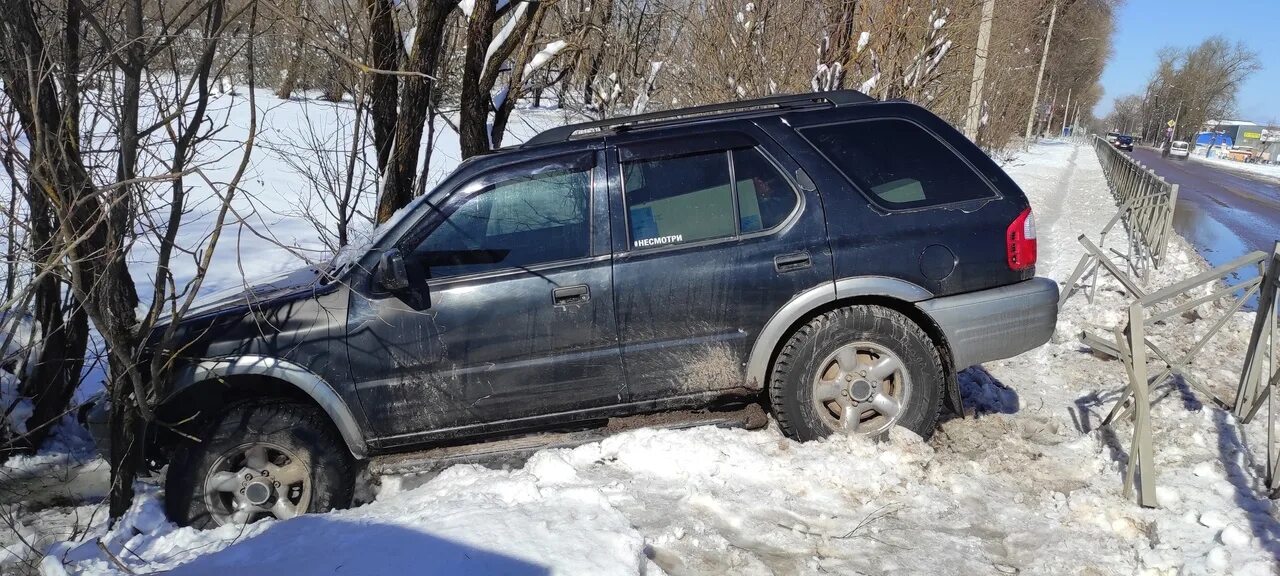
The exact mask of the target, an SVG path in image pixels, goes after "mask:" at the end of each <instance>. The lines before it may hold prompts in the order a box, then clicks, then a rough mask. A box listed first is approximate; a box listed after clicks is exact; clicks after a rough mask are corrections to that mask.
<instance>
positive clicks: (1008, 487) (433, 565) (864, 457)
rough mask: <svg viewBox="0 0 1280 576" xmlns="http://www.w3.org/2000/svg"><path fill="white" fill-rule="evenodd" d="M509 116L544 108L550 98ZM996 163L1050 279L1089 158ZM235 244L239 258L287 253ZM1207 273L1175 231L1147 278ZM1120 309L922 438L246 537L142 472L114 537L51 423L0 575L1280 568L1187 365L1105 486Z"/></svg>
mask: <svg viewBox="0 0 1280 576" xmlns="http://www.w3.org/2000/svg"><path fill="white" fill-rule="evenodd" d="M274 106H276V107H277V109H279V110H287V109H288V107H290V106H293V107H301V106H302V105H301V104H297V103H280V102H276V103H275V104H274ZM294 117H296V114H295V115H294ZM522 118H524V119H525V121H527V122H528V124H527V125H537V124H539V123H553V122H554V113H548V112H541V111H539V112H524V113H522ZM516 124H521V122H516ZM446 130H447V129H446ZM529 130H530V131H531V130H532V129H531V128H530V129H529ZM452 146H453V149H449V147H448V146H445V147H444V148H443V149H442V150H439V151H437V157H436V161H435V164H436V165H438V166H441V170H443V169H444V167H445V165H446V164H447V163H448V162H449V160H448V158H449V156H448V155H450V154H452V155H453V157H454V158H456V142H454V143H453V144H452ZM455 162H456V160H455ZM1007 169H1008V171H1009V172H1010V174H1011V175H1012V176H1013V177H1014V178H1015V179H1016V180H1017V181H1018V182H1019V184H1020V185H1021V186H1022V187H1023V189H1024V190H1026V192H1027V194H1028V195H1029V196H1030V198H1031V201H1032V204H1033V206H1034V208H1035V211H1036V215H1037V219H1038V224H1039V237H1040V251H1041V254H1040V264H1039V266H1038V268H1037V272H1038V273H1039V274H1040V275H1043V276H1049V277H1051V278H1055V279H1057V280H1059V281H1062V280H1064V279H1065V278H1066V276H1067V275H1068V274H1070V272H1071V270H1072V268H1073V267H1074V266H1075V264H1076V262H1077V260H1078V258H1079V257H1080V255H1081V253H1082V248H1081V247H1080V246H1079V244H1078V243H1077V242H1076V236H1078V235H1080V234H1081V233H1086V234H1089V235H1090V236H1092V237H1094V238H1096V235H1097V232H1098V231H1099V230H1100V229H1101V228H1102V226H1103V225H1104V224H1105V223H1106V221H1107V220H1108V219H1109V218H1110V217H1111V216H1112V215H1113V214H1114V212H1115V208H1114V205H1113V202H1112V200H1111V197H1110V195H1109V193H1108V192H1107V189H1106V185H1105V182H1104V181H1103V177H1102V174H1101V170H1100V168H1099V165H1098V162H1097V160H1096V158H1095V156H1094V153H1093V151H1092V150H1091V149H1090V148H1089V147H1088V146H1079V147H1077V146H1074V145H1071V144H1066V143H1055V142H1049V143H1044V144H1040V145H1036V146H1034V147H1032V149H1031V150H1030V151H1028V152H1026V153H1023V154H1021V155H1019V156H1018V157H1017V159H1016V160H1014V161H1013V162H1012V164H1011V165H1010V166H1007ZM270 178H271V179H267V176H265V175H264V180H263V181H264V182H268V181H272V180H274V181H275V182H276V184H275V187H274V188H273V189H272V190H275V191H274V192H271V191H268V190H266V189H264V190H263V197H266V196H271V195H282V196H286V197H287V196H288V194H287V193H285V194H281V188H282V187H283V186H285V183H286V182H287V181H288V177H287V175H286V174H283V173H276V174H272V175H270ZM271 218H274V219H276V220H273V221H274V222H276V223H277V224H274V225H272V226H271V228H272V229H277V230H291V231H290V232H289V234H290V235H291V236H293V237H297V238H302V237H304V236H305V233H304V231H305V227H303V225H302V224H297V223H294V224H293V225H296V226H299V227H298V228H296V229H294V228H289V227H288V226H286V224H287V223H288V222H290V221H289V220H288V218H289V217H288V216H285V215H278V214H277V215H273V216H271ZM260 248H262V249H263V250H267V249H268V248H269V247H268V246H266V245H263V246H260ZM246 254H251V252H241V253H240V254H239V256H241V257H243V256H244V255H246ZM252 254H254V258H255V261H254V266H253V268H254V269H259V268H277V262H285V261H287V258H285V257H284V256H281V255H279V254H275V253H271V254H258V253H252ZM259 257H261V258H263V260H264V262H265V263H264V264H263V265H262V266H258V265H257V264H256V259H257V258H259ZM280 265H281V266H282V265H283V264H280ZM1203 267H1204V264H1203V263H1202V261H1201V260H1200V259H1199V258H1198V257H1197V256H1196V255H1195V254H1194V252H1193V251H1192V250H1191V249H1190V248H1189V247H1188V246H1187V245H1186V244H1185V243H1184V242H1182V241H1181V240H1180V239H1177V238H1175V243H1174V244H1173V245H1172V246H1171V247H1170V256H1169V262H1168V264H1167V265H1166V266H1165V269H1164V270H1161V271H1159V272H1157V273H1155V274H1154V275H1153V278H1152V279H1151V285H1152V286H1158V285H1162V284H1167V283H1169V282H1171V281H1173V280H1175V279H1179V278H1183V277H1186V276H1188V275H1191V274H1192V273H1194V272H1196V271H1199V270H1201V269H1202V268H1203ZM228 281H230V280H228ZM1126 304H1127V302H1126V300H1125V298H1124V296H1123V295H1122V294H1121V293H1119V290H1118V284H1115V283H1113V282H1111V281H1110V280H1108V279H1105V278H1104V282H1103V284H1102V286H1101V287H1100V288H1099V291H1098V298H1097V301H1096V302H1095V303H1094V304H1092V305H1091V304H1089V303H1088V302H1087V301H1086V300H1085V298H1084V297H1083V296H1077V297H1075V298H1073V299H1072V300H1070V301H1069V302H1068V303H1067V305H1066V307H1065V308H1064V310H1063V312H1062V316H1061V319H1060V323H1059V327H1058V331H1057V334H1056V335H1055V337H1054V340H1053V341H1052V342H1051V343H1049V344H1047V345H1045V346H1044V347H1042V348H1040V349H1038V350H1035V351H1032V352H1029V353H1027V354H1023V355H1022V356H1019V357H1017V358H1013V359H1010V360H1007V361H1002V362H994V363H990V364H987V365H985V366H982V367H975V368H971V369H969V370H967V371H966V372H965V373H963V374H962V388H963V392H964V394H965V401H966V405H967V406H968V407H969V408H970V409H972V410H974V411H975V416H973V417H969V418H965V419H951V420H948V421H946V422H944V423H943V424H942V425H941V429H940V430H939V432H938V433H937V434H936V435H935V436H934V438H933V439H932V440H930V441H928V442H925V441H922V440H921V439H920V438H918V437H915V436H913V435H911V434H910V433H907V432H899V433H895V434H894V435H892V437H891V438H890V440H889V441H887V442H883V443H876V442H873V441H869V440H866V439H861V438H848V437H836V438H830V439H827V440H824V441H820V442H811V443H806V444H800V443H796V442H794V441H791V440H788V439H786V438H784V437H783V436H782V435H781V434H780V433H779V432H778V430H777V428H776V426H773V425H771V426H770V427H769V428H767V429H765V430H760V431H744V430H721V429H714V428H707V429H693V430H682V431H652V430H638V431H633V432H627V433H623V434H621V435H618V436H615V437H612V438H609V439H607V440H605V441H602V442H599V443H594V444H588V445H585V446H581V447H578V448H575V449H567V450H547V451H543V452H540V453H538V454H536V455H535V456H534V457H533V458H532V459H531V460H530V461H529V462H528V463H527V464H526V465H525V466H523V467H522V468H519V469H513V470H490V469H485V468H480V467H475V466H456V467H453V468H450V469H448V470H446V471H444V472H443V473H441V474H440V475H439V476H436V477H434V478H431V479H422V478H416V477H395V478H387V479H385V480H384V481H383V483H382V485H381V487H380V488H379V490H378V492H377V497H376V498H375V499H374V501H373V502H371V503H369V504H366V505H364V506H361V507H359V508H355V509H352V510H346V511H339V512H334V513H330V514H324V515H313V516H306V517H302V518H297V519H294V520H289V521H285V522H270V521H267V522H259V523H257V524H254V525H252V526H249V527H247V528H238V527H223V528H219V529H217V530H212V531H207V532H198V531H194V530H191V529H185V528H176V527H175V526H173V525H172V524H170V523H168V522H167V521H166V520H165V518H164V516H163V514H162V512H161V506H160V498H159V496H160V494H159V490H158V489H157V488H155V487H153V486H144V487H143V488H142V490H141V492H140V495H139V497H138V499H137V501H136V502H135V505H134V507H133V509H132V510H131V511H130V512H129V514H128V515H127V516H126V517H125V518H124V519H123V520H122V521H121V522H120V523H119V524H118V525H117V526H116V528H115V529H114V530H112V531H110V532H106V531H105V524H104V516H105V505H100V504H99V501H100V498H101V496H102V494H104V493H105V491H106V488H107V487H106V466H105V464H104V463H103V462H102V461H101V460H100V459H97V458H94V457H92V456H89V445H88V444H87V439H85V438H84V437H83V435H82V433H81V432H80V431H78V430H77V429H76V427H74V426H73V425H64V426H63V427H62V428H60V430H59V434H58V439H59V442H58V443H57V444H56V445H54V446H51V447H50V448H47V449H46V450H44V451H43V452H42V453H41V454H39V455H37V456H33V457H24V458H14V459H12V460H11V461H10V462H9V463H8V464H6V465H5V467H4V468H2V469H0V497H2V498H3V499H0V502H2V503H3V505H2V508H3V510H0V511H2V512H3V518H2V519H3V520H5V521H6V522H7V523H8V524H9V525H10V527H11V528H12V529H11V530H6V529H4V527H0V545H2V546H4V548H3V550H0V572H2V573H6V574H8V573H11V572H12V573H22V572H23V571H34V570H35V569H36V565H37V564H38V569H39V570H40V572H42V573H44V574H49V575H53V574H63V573H70V574H128V573H135V574H144V573H156V572H160V571H165V570H172V572H171V573H172V574H176V575H187V574H190V575H195V574H229V573H230V574H236V575H237V576H252V575H258V574H262V575H268V574H270V575H277V574H334V573H337V574H347V573H350V574H366V575H368V574H388V575H390V574H574V575H578V574H581V575H614V574H616V575H638V574H647V575H652V574H673V575H678V574H749V575H750V574H1047V575H1048V574H1052V575H1057V574H1090V575H1093V574H1256V575H1267V574H1276V573H1277V572H1276V560H1277V558H1280V513H1278V512H1277V509H1276V506H1275V505H1274V504H1273V503H1272V502H1271V501H1269V500H1267V499H1265V498H1264V497H1263V496H1261V494H1262V488H1261V480H1260V475H1261V471H1260V468H1261V465H1262V464H1263V463H1264V462H1265V455H1264V453H1263V452H1262V445H1261V441H1262V440H1261V439H1262V438H1264V436H1265V433H1266V430H1265V425H1264V424H1263V423H1264V422H1265V420H1266V419H1265V414H1263V417H1261V418H1259V420H1258V421H1257V422H1255V423H1254V424H1251V425H1250V426H1248V427H1241V426H1238V425H1237V424H1236V423H1235V421H1234V420H1233V418H1232V417H1231V416H1230V415H1228V414H1226V413H1224V412H1222V411H1219V410H1217V409H1216V408H1212V407H1210V406H1205V405H1202V403H1201V401H1199V400H1198V399H1197V398H1195V397H1194V396H1193V395H1192V394H1191V393H1190V392H1188V391H1187V390H1186V389H1185V388H1183V387H1181V386H1178V385H1177V384H1178V382H1180V381H1177V382H1175V383H1174V384H1168V383H1166V384H1163V385H1161V386H1160V387H1158V388H1157V389H1156V390H1155V391H1154V392H1153V397H1154V398H1157V399H1158V403H1157V405H1156V407H1155V408H1154V409H1153V416H1152V418H1153V423H1154V436H1155V439H1156V440H1155V442H1156V450H1155V461H1156V467H1157V471H1158V478H1157V484H1158V486H1159V490H1158V494H1159V499H1160V504H1161V506H1160V507H1159V508H1155V509H1144V508H1140V507H1139V506H1137V505H1136V504H1135V503H1134V502H1133V501H1131V500H1128V499H1125V498H1124V497H1123V496H1122V495H1121V479H1122V477H1123V472H1124V466H1125V462H1126V461H1127V450H1128V446H1129V439H1130V427H1129V426H1128V425H1127V424H1121V425H1118V426H1116V427H1115V428H1114V429H1099V427H1098V422H1099V421H1100V420H1101V419H1102V417H1103V416H1104V415H1105V414H1106V411H1107V410H1109V409H1110V407H1111V402H1112V401H1113V400H1114V399H1115V397H1116V396H1117V394H1118V392H1119V391H1120V390H1121V389H1122V387H1123V385H1124V378H1123V373H1124V370H1123V367H1122V366H1121V365H1120V363H1118V362H1116V361H1108V360H1104V359H1101V358H1099V357H1096V356H1094V355H1093V354H1090V353H1089V352H1088V351H1087V350H1086V349H1084V347H1083V346H1082V345H1081V344H1079V342H1078V340H1077V339H1076V336H1077V335H1078V334H1079V332H1080V331H1081V330H1083V329H1086V328H1091V329H1095V330H1097V331H1100V332H1101V331H1103V330H1106V329H1109V328H1110V327H1111V326H1114V325H1116V324H1117V323H1120V322H1121V321H1122V314H1121V309H1122V307H1123V306H1124V305H1126ZM1208 312H1209V311H1207V310H1206V314H1205V315H1206V316H1212V314H1209V313H1208ZM1193 318H1197V317H1196V316H1191V317H1184V318H1178V319H1174V320H1171V321H1170V322H1169V324H1167V325H1165V326H1163V327H1161V328H1159V329H1157V331H1156V334H1155V337H1156V338H1159V339H1161V340H1162V341H1164V342H1167V343H1169V345H1170V347H1173V348H1176V349H1178V350H1181V349H1185V348H1186V347H1187V345H1188V343H1189V342H1190V341H1191V340H1192V339H1193V338H1194V337H1195V336H1196V335H1198V334H1199V333H1201V332H1203V331H1204V330H1206V329H1207V328H1208V324H1209V323H1210V321H1209V320H1204V319H1193ZM1251 321H1252V314H1249V313H1242V314H1239V315H1238V317H1237V318H1234V319H1233V320H1232V324H1231V325H1230V326H1228V329H1227V330H1225V331H1224V332H1223V333H1222V334H1221V335H1220V336H1219V337H1218V339H1217V340H1215V341H1214V342H1213V343H1211V344H1210V345H1209V346H1208V347H1207V348H1206V350H1205V352H1204V353H1203V354H1202V357H1201V358H1199V359H1197V362H1196V364H1195V368H1196V370H1197V371H1198V372H1200V374H1201V375H1202V376H1203V377H1202V380H1204V381H1210V382H1215V383H1218V384H1219V385H1221V386H1223V389H1224V390H1229V389H1230V387H1231V386H1233V378H1234V376H1233V375H1232V374H1231V373H1230V371H1233V370H1237V369H1238V367H1239V364H1240V362H1241V359H1242V357H1243V352H1242V349H1243V346H1244V342H1245V339H1247V337H1248V334H1247V332H1248V329H1247V327H1248V326H1249V324H1250V322H1251ZM1179 346H1181V348H1178V347H1179ZM1200 400H1203V399H1200ZM45 554H47V555H45ZM42 556H43V560H41V557H42Z"/></svg>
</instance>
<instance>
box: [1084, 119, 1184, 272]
mask: <svg viewBox="0 0 1280 576" xmlns="http://www.w3.org/2000/svg"><path fill="white" fill-rule="evenodd" d="M1093 149H1094V151H1095V152H1097V154H1098V162H1100V163H1101V164H1102V173H1103V174H1104V175H1105V176H1106V178H1107V186H1108V187H1109V188H1110V189H1111V195H1112V197H1114V198H1115V201H1116V206H1118V207H1119V208H1120V213H1119V214H1118V215H1117V217H1119V218H1120V219H1121V220H1122V221H1123V222H1124V227H1125V230H1126V231H1127V232H1128V234H1129V244H1130V254H1129V255H1127V257H1126V259H1127V260H1129V263H1130V266H1131V267H1132V268H1134V270H1135V271H1138V270H1140V269H1142V268H1145V263H1146V262H1147V261H1149V262H1150V263H1151V265H1152V266H1154V267H1156V268H1159V267H1160V264H1161V263H1162V262H1164V256H1165V250H1166V247H1167V245H1168V242H1169V236H1170V235H1171V234H1173V210H1174V206H1175V205H1176V204H1177V202H1178V185H1177V184H1171V183H1169V182H1168V181H1166V180H1165V179H1164V178H1161V177H1160V176H1158V175H1157V174H1156V173H1155V172H1152V171H1151V170H1150V169H1148V168H1147V167H1146V166H1143V165H1142V164H1141V163H1139V162H1138V161H1137V160H1134V159H1133V158H1131V157H1129V156H1127V155H1125V154H1122V153H1120V150H1118V149H1116V148H1115V147H1114V146H1112V145H1111V144H1108V143H1107V141H1106V140H1105V139H1103V138H1099V137H1098V136H1096V135H1095V136H1093ZM1108 228H1110V225H1108Z"/></svg>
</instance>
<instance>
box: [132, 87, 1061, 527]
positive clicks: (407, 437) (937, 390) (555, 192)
mask: <svg viewBox="0 0 1280 576" xmlns="http://www.w3.org/2000/svg"><path fill="white" fill-rule="evenodd" d="M1035 261H1036V238H1035V228H1034V221H1033V219H1032V216H1031V210H1030V207H1029V206H1028V203H1027V199H1026V197H1025V196H1024V195H1023V193H1022V191H1021V190H1020V189H1019V188H1018V186H1017V185H1016V184H1015V183H1014V182H1013V181H1012V180H1011V179H1010V178H1009V177H1008V175H1006V174H1005V173H1004V172H1003V171H1001V169H1000V168H999V167H998V166H997V165H996V164H995V163H994V162H992V161H991V159H990V158H988V157H987V156H986V155H985V154H983V153H982V151H981V150H979V149H978V147H976V146H975V145H974V144H973V143H972V142H970V141H969V140H967V139H966V138H965V137H964V136H962V135H961V134H960V133H958V132H956V130H954V129H953V128H952V127H951V126H949V125H948V124H947V123H946V122H944V121H942V120H941V119H939V118H938V117H936V116H934V115H933V114H931V113H929V112H928V111H926V110H924V109H923V108H920V107H918V106H914V105H911V104H908V103H905V102H880V101H876V100H874V99H872V98H869V97H867V96H865V95H863V94H861V93H858V92H851V91H841V92H828V93H819V94H806V95H797V96H782V97H773V98H766V99H761V100H753V101H744V102H736V103H733V104H726V105H716V106H704V107H698V108H688V109H683V110H674V111H670V112H662V113H655V114H645V115H641V116H633V117H626V118H616V119H611V120H606V121H601V122H592V123H587V124H579V125H571V126H565V127H561V128H556V129H552V130H549V131H546V132H544V133H542V134H539V135H538V136H536V137H534V138H533V139H532V140H530V141H529V142H526V143H525V144H523V145H521V146H518V147H513V148H507V149H503V150H499V151H497V152H494V153H492V154H487V155H483V156H480V157H476V158H472V159H470V160H467V161H466V162H463V163H462V165H461V166H460V167H459V168H458V169H457V171H455V172H454V173H453V174H452V175H451V176H449V177H448V178H447V179H446V180H445V181H444V182H443V183H441V184H440V185H439V186H438V187H436V188H435V190H433V191H432V192H430V193H429V194H427V195H426V196H424V197H422V198H419V199H417V200H416V201H415V202H414V203H413V204H412V205H410V206H409V207H407V208H406V209H405V210H403V211H402V216H401V217H399V218H398V219H397V220H395V221H394V222H392V223H390V224H388V225H386V226H384V227H383V229H382V230H381V232H380V233H379V234H377V236H376V239H375V241H374V242H373V244H372V245H371V246H370V247H369V248H368V249H367V251H365V252H363V253H361V254H358V255H356V256H355V257H354V258H351V259H349V261H347V262H345V263H340V264H335V265H333V266H329V267H327V268H326V269H323V270H321V269H307V270H302V271H299V272H297V273H294V274H291V275H289V276H287V277H285V278H282V279H280V280H277V281H275V282H268V283H265V284H262V285H258V286H255V287H253V288H252V289H251V290H249V291H247V292H244V293H241V294H238V295H236V296H235V297H232V298H228V299H224V300H222V301H220V302H215V303H212V304H210V305H208V306H207V307H206V308H203V309H201V310H200V311H198V312H195V313H192V314H190V315H188V317H187V318H185V319H184V320H183V321H182V324H181V325H180V327H179V329H178V334H179V336H178V338H177V340H176V342H175V341H171V342H169V343H167V344H166V345H164V346H160V345H159V344H155V345H154V346H155V347H156V353H163V354H174V355H176V359H175V361H174V362H176V364H175V366H177V368H176V369H175V371H174V376H173V377H172V378H170V379H168V381H165V382H158V383H156V385H155V389H154V390H153V391H152V396H153V397H152V399H151V401H152V402H153V403H154V404H155V405H156V408H157V420H158V421H161V422H165V423H167V424H166V426H153V427H152V428H153V431H152V432H150V433H149V434H148V437H149V443H150V445H149V447H148V454H149V457H150V458H151V459H152V461H153V462H154V463H156V464H157V465H159V464H163V463H168V465H169V470H168V476H167V492H166V494H167V500H168V502H167V505H168V508H169V512H170V514H171V517H172V518H173V519H174V520H176V521H178V522H181V523H186V524H193V525H198V526H208V525H217V524H225V523H232V522H248V521H253V520H255V519H257V518H261V517H266V516H275V517H278V518H288V517H291V516H294V515H296V514H299V513H303V512H314V511H323V510H328V509H330V508H334V507H340V506H344V505H347V504H349V503H350V502H351V500H352V498H353V490H354V488H353V485H354V483H355V476H356V474H357V473H358V472H359V471H360V470H362V469H363V467H364V466H366V464H365V462H367V461H370V460H374V461H376V460H377V459H379V458H383V459H385V458H399V457H403V455H404V454H405V453H418V454H421V453H423V451H424V450H437V451H440V450H448V449H451V448H458V447H463V446H467V445H470V446H475V445H477V442H479V441H482V440H483V441H486V442H490V443H492V442H495V441H496V442H504V441H505V442H509V441H511V440H512V439H519V438H530V437H533V436H538V435H546V434H548V433H549V432H554V431H572V430H587V429H591V428H592V427H593V426H597V425H601V424H604V423H608V422H612V421H615V420H620V419H621V420H625V419H627V418H636V417H638V416H639V415H644V414H658V413H664V414H670V413H672V411H681V410H683V411H690V413H693V414H697V413H699V411H707V410H711V409H713V408H714V407H717V406H724V405H726V403H729V402H732V401H735V400H736V401H738V402H741V403H743V404H746V403H747V402H755V403H756V405H759V404H760V403H763V404H765V405H767V406H768V407H769V409H770V410H771V412H772V414H773V415H774V417H775V418H776V419H777V421H778V423H779V424H780V426H781V428H782V430H783V431H784V432H785V433H786V434H788V435H789V436H792V437H794V438H797V439H799V440H810V439H816V438H820V437H823V436H826V435H828V434H831V433H833V432H844V433H861V434H869V435H882V434H883V433H884V432H886V431H887V430H888V429H889V428H890V427H892V426H895V425H897V426H905V427H907V428H910V429H912V430H914V431H916V432H918V433H920V434H923V435H928V434H930V432H931V431H932V430H933V428H934V427H935V425H936V423H937V420H938V417H939V414H940V411H941V410H942V408H943V406H944V404H945V405H947V406H948V407H950V408H951V409H952V410H959V408H960V398H959V392H958V389H957V386H956V379H955V374H956V371H957V370H958V369H962V368H965V367H967V366H970V365H973V364H977V363H980V362H985V361H990V360H995V359H1000V358H1007V357H1010V356H1013V355H1016V354H1019V353H1021V352H1023V351H1026V350H1029V349H1032V348H1035V347H1037V346H1039V345H1041V344H1043V343H1044V342H1045V341H1047V340H1048V339H1049V337H1050V335H1051V334H1052V332H1053V329H1054V323H1055V321H1056V318H1057V310H1056V306H1055V305H1056V302H1057V297H1058V296H1057V295H1058V288H1057V285H1056V284H1055V283H1054V282H1053V281H1051V280H1047V279H1044V278H1036V277H1035V272H1034V271H1035ZM761 400H763V402H760V401H761ZM654 419H655V420H659V421H660V420H661V419H660V418H654ZM174 423H181V424H180V425H177V424H174ZM174 428H177V429H178V430H179V431H180V432H182V434H177V433H174V432H173V430H174ZM193 438H194V439H198V440H199V441H198V442H197V441H193ZM517 444H518V445H523V446H529V445H532V444H529V443H525V444H519V443H517ZM442 447H443V448H442ZM393 455H397V456H393Z"/></svg>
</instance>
